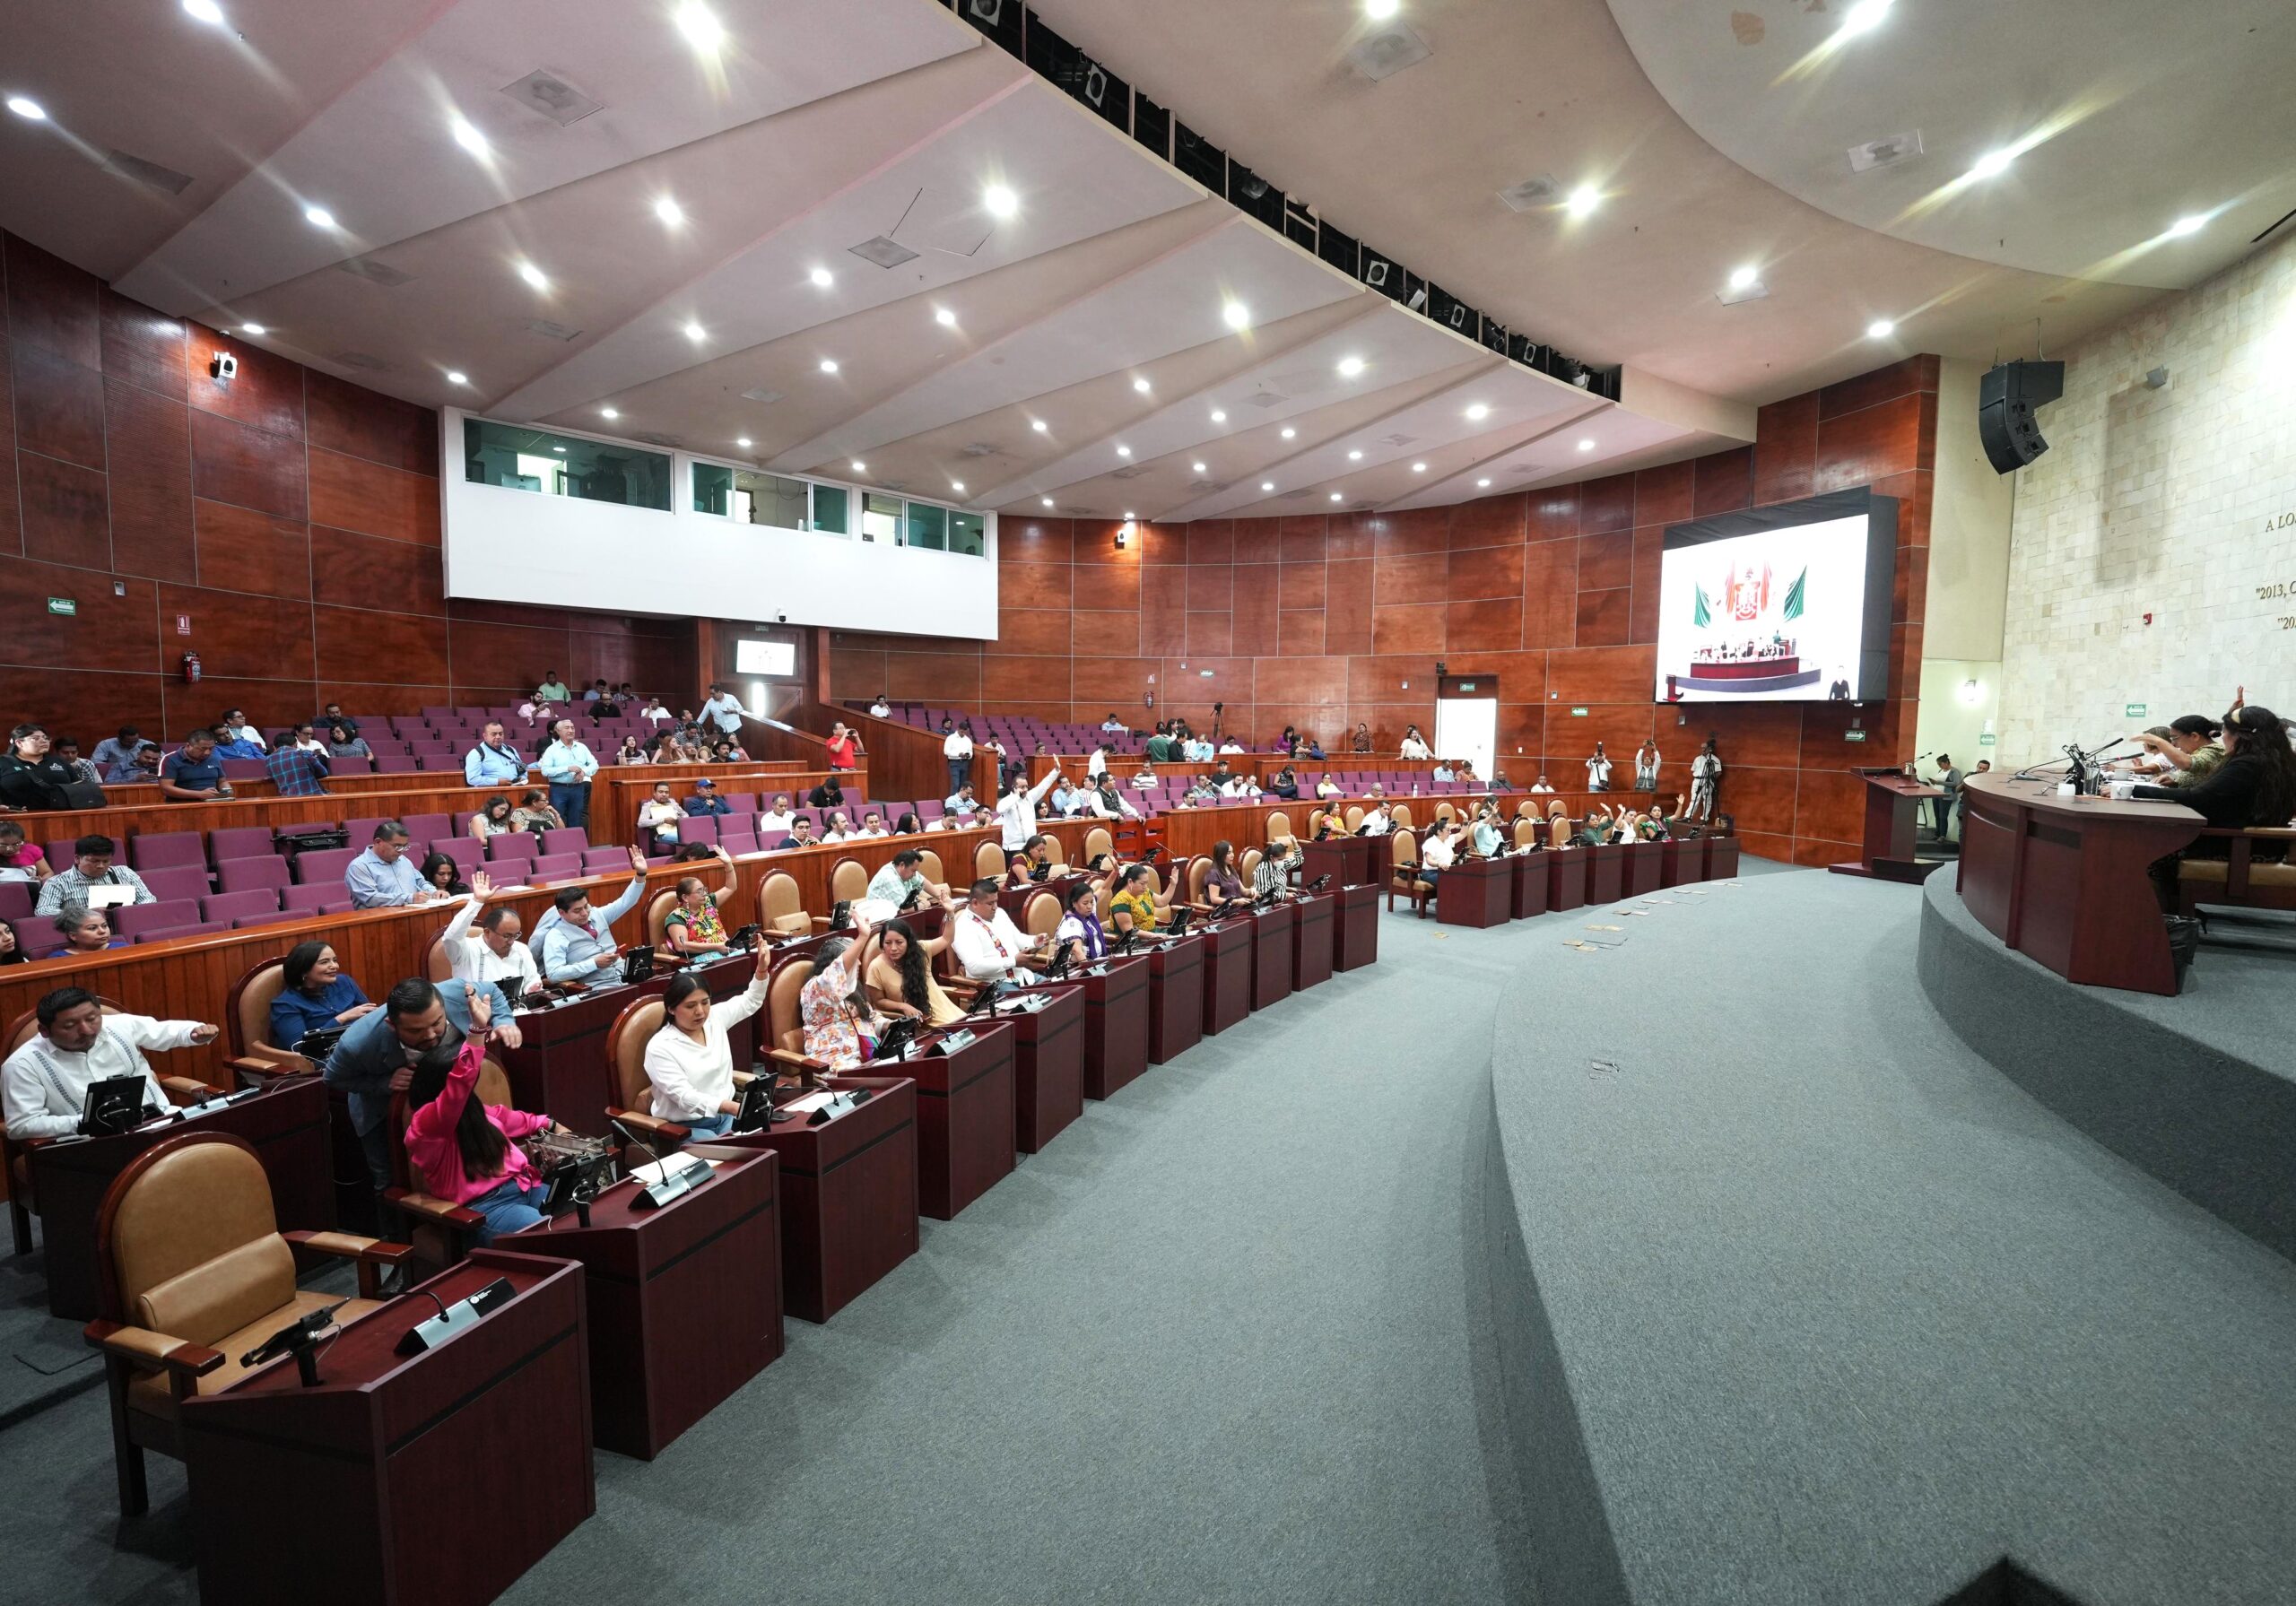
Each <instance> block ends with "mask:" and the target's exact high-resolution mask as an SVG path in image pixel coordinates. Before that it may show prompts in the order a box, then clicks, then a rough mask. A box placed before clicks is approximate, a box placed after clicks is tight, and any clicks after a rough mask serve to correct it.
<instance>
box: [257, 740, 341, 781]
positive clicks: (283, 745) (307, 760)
mask: <svg viewBox="0 0 2296 1606" xmlns="http://www.w3.org/2000/svg"><path fill="white" fill-rule="evenodd" d="M263 767H264V768H265V769H267V770H269V771H270V772H271V781H272V784H273V785H274V786H277V787H278V788H279V795H280V796H282V797H324V796H326V787H325V786H320V785H319V783H320V782H321V781H323V780H325V779H326V776H327V769H328V768H329V766H328V763H327V756H326V754H325V753H322V752H313V751H311V750H310V749H309V748H306V747H299V746H297V745H296V743H295V733H294V732H292V731H282V732H281V733H280V734H279V740H278V741H276V742H274V743H272V748H271V751H269V752H268V753H266V754H265V755H264V760H263Z"/></svg>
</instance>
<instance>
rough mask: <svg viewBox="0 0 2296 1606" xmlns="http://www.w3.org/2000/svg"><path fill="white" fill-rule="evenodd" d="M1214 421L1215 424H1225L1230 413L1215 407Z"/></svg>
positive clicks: (1213, 411)
mask: <svg viewBox="0 0 2296 1606" xmlns="http://www.w3.org/2000/svg"><path fill="white" fill-rule="evenodd" d="M1212 421H1213V423H1215V424H1224V423H1226V422H1227V421H1228V415H1227V414H1226V413H1225V412H1222V411H1221V410H1220V409H1219V408H1217V407H1214V408H1213V410H1212Z"/></svg>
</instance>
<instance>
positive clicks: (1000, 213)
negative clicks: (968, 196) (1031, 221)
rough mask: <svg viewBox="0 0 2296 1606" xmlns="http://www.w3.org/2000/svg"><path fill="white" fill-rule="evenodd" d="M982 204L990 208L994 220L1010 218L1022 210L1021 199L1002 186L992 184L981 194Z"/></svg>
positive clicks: (990, 214) (989, 211)
mask: <svg viewBox="0 0 2296 1606" xmlns="http://www.w3.org/2000/svg"><path fill="white" fill-rule="evenodd" d="M980 204H982V205H983V206H986V207H987V208H988V215H989V216H990V217H993V218H1009V217H1012V216H1013V215H1015V214H1016V213H1019V212H1020V210H1021V197H1020V196H1018V195H1014V194H1013V192H1012V191H1011V190H1010V189H1008V188H1006V187H1005V186H1004V185H1001V184H992V185H990V186H989V187H987V189H985V190H983V191H981V193H980Z"/></svg>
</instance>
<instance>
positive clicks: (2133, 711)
mask: <svg viewBox="0 0 2296 1606" xmlns="http://www.w3.org/2000/svg"><path fill="white" fill-rule="evenodd" d="M2120 711H2121V716H2122V717H2123V718H2125V719H2142V718H2144V704H2143V703H2124V704H2123V705H2122V706H2121V710H2120Z"/></svg>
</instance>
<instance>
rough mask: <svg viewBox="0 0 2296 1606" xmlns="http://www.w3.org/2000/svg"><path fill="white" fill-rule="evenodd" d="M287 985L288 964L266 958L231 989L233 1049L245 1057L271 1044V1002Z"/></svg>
mask: <svg viewBox="0 0 2296 1606" xmlns="http://www.w3.org/2000/svg"><path fill="white" fill-rule="evenodd" d="M286 985H287V961H286V960H285V959H265V961H264V962H263V963H262V964H260V965H257V967H256V968H254V969H252V970H250V971H248V973H247V974H246V975H245V976H243V977H239V985H238V986H236V987H234V988H233V989H232V990H231V1017H230V1019H231V1050H232V1052H233V1053H235V1054H240V1055H245V1054H248V1053H249V1052H251V1051H252V1050H253V1049H254V1048H255V1047H256V1046H257V1045H258V1044H261V1045H265V1046H268V1045H269V1043H270V1042H271V1001H272V1000H273V999H274V998H276V997H278V996H279V994H280V993H281V992H282V991H283V990H284V989H285V987H286Z"/></svg>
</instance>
